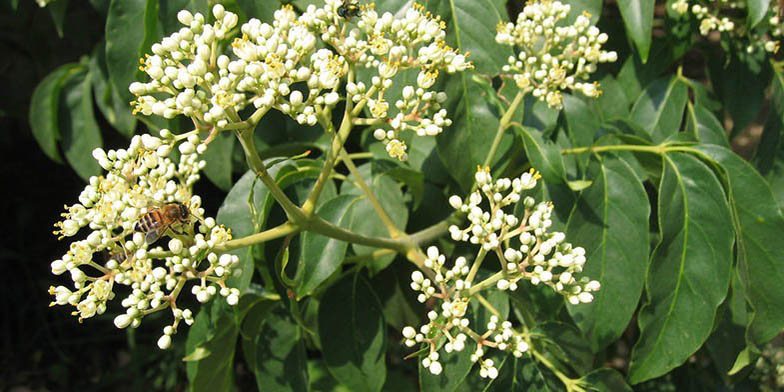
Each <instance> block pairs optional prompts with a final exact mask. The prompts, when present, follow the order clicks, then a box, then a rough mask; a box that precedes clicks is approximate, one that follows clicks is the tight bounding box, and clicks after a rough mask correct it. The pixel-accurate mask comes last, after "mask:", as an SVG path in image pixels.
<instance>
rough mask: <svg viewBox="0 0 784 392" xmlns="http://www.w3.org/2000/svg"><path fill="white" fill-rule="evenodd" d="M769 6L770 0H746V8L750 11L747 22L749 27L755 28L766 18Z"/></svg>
mask: <svg viewBox="0 0 784 392" xmlns="http://www.w3.org/2000/svg"><path fill="white" fill-rule="evenodd" d="M769 5H770V0H746V8H747V9H748V10H749V14H748V21H747V22H748V24H749V27H751V28H753V27H754V26H756V25H757V23H759V22H761V21H762V19H763V18H765V14H767V13H768V6H769ZM779 6H780V5H779Z"/></svg>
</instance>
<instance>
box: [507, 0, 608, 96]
mask: <svg viewBox="0 0 784 392" xmlns="http://www.w3.org/2000/svg"><path fill="white" fill-rule="evenodd" d="M570 8H571V7H570V6H569V5H568V4H563V3H561V2H560V1H551V0H539V1H532V2H529V3H528V4H527V5H526V6H525V8H523V11H522V12H521V13H520V14H519V15H518V17H517V23H514V24H512V23H500V24H499V25H498V28H497V34H496V36H495V40H496V42H498V43H500V44H505V45H510V46H514V47H515V48H516V50H517V56H510V57H509V60H508V62H509V64H507V65H504V67H503V71H504V72H511V73H512V74H513V78H514V80H515V83H516V84H517V87H518V88H520V89H521V90H523V91H524V92H529V91H530V92H531V93H532V94H533V96H534V97H536V98H538V99H540V100H542V101H545V102H547V105H548V106H550V107H553V108H557V109H560V108H561V107H562V105H563V97H562V95H561V91H562V90H565V89H570V90H577V91H580V92H581V93H583V94H584V95H585V96H588V97H598V96H599V95H600V94H601V91H600V90H599V89H598V87H599V85H598V84H597V83H587V82H582V81H581V80H586V79H588V76H589V75H590V74H591V73H593V72H595V71H596V64H597V63H606V62H614V61H615V60H617V58H618V55H617V54H616V53H615V52H612V51H610V52H608V51H605V50H602V45H603V44H604V43H605V42H607V34H605V33H601V32H600V31H599V29H598V28H596V26H592V25H591V24H590V15H585V14H583V15H579V16H578V17H577V19H576V20H575V22H574V24H572V25H569V26H559V25H558V23H559V21H561V20H562V19H564V18H566V16H567V14H568V13H569V10H570Z"/></svg>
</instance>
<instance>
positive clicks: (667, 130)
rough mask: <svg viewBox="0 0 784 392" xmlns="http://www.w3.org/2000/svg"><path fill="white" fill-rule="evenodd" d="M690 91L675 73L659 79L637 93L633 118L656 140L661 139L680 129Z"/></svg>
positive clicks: (659, 140)
mask: <svg viewBox="0 0 784 392" xmlns="http://www.w3.org/2000/svg"><path fill="white" fill-rule="evenodd" d="M688 93H689V89H688V87H687V86H686V84H685V83H683V82H682V81H681V80H680V79H678V78H677V77H675V76H669V77H665V78H661V79H657V80H655V81H653V82H652V83H651V84H649V85H648V87H646V88H645V89H644V90H643V91H642V92H641V93H640V96H639V97H637V101H636V102H635V103H634V106H633V107H632V113H631V119H632V120H633V121H634V122H636V123H637V124H638V125H640V126H641V127H642V128H643V129H645V131H646V132H648V134H649V135H650V136H651V139H653V141H654V142H655V143H659V142H662V141H664V139H666V138H667V137H669V136H671V135H674V134H676V133H678V131H679V130H680V126H681V119H682V118H683V110H684V108H685V107H686V101H687V100H688V98H689V96H688Z"/></svg>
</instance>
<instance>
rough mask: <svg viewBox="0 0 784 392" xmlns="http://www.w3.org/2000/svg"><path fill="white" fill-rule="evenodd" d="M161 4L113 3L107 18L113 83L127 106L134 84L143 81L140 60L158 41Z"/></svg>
mask: <svg viewBox="0 0 784 392" xmlns="http://www.w3.org/2000/svg"><path fill="white" fill-rule="evenodd" d="M157 15H158V1H157V0H112V2H111V4H110V5H109V15H108V16H107V18H106V65H107V68H108V69H109V80H111V81H112V86H113V87H114V88H115V89H116V90H117V93H118V94H119V96H120V98H121V100H122V101H123V102H124V103H125V104H126V105H127V104H129V103H130V102H131V101H132V100H133V98H134V97H133V94H131V93H130V91H128V86H130V85H131V83H132V82H135V81H137V80H142V72H141V71H139V59H140V58H142V56H143V55H144V54H145V53H146V52H147V50H149V48H150V46H151V45H152V43H153V42H154V40H156V39H157V38H158V19H157Z"/></svg>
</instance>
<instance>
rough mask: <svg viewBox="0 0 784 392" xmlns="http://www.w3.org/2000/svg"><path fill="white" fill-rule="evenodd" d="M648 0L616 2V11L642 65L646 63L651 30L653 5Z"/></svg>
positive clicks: (619, 0)
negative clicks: (619, 14)
mask: <svg viewBox="0 0 784 392" xmlns="http://www.w3.org/2000/svg"><path fill="white" fill-rule="evenodd" d="M654 3H655V2H653V1H650V0H618V9H620V11H621V18H623V24H624V26H625V27H626V33H627V34H628V35H629V38H630V39H631V40H632V42H633V43H634V46H635V47H636V48H637V52H638V54H639V55H640V59H641V60H642V62H643V63H646V62H647V61H648V51H649V50H650V48H651V38H652V37H653V35H652V29H653V5H654Z"/></svg>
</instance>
